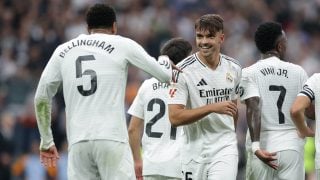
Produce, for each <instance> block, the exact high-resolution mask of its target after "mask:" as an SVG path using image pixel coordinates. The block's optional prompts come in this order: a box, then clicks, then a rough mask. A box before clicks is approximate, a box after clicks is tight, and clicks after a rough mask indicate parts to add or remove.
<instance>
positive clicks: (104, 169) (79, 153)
mask: <svg viewBox="0 0 320 180" xmlns="http://www.w3.org/2000/svg"><path fill="white" fill-rule="evenodd" d="M68 156H69V157H68V179H69V180H88V179H90V180H95V179H96V180H100V179H101V180H110V179H112V180H134V179H135V172H134V165H133V158H132V155H131V150H130V147H129V144H128V143H122V142H117V141H109V140H94V141H82V142H79V143H76V144H73V145H72V146H71V147H70V150H69V154H68Z"/></svg>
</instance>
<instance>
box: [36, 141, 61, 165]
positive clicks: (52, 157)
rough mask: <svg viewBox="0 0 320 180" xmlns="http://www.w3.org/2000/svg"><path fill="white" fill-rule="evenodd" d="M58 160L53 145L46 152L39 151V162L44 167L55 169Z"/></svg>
mask: <svg viewBox="0 0 320 180" xmlns="http://www.w3.org/2000/svg"><path fill="white" fill-rule="evenodd" d="M59 158H60V157H59V153H58V151H57V148H56V146H55V145H53V146H51V147H50V148H49V149H48V150H40V162H41V163H42V164H43V165H44V166H45V167H56V166H57V161H58V159H59Z"/></svg>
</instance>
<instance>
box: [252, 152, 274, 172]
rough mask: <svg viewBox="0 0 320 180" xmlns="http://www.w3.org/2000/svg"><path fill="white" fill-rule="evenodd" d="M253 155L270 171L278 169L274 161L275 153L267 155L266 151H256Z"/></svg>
mask: <svg viewBox="0 0 320 180" xmlns="http://www.w3.org/2000/svg"><path fill="white" fill-rule="evenodd" d="M254 154H255V155H256V156H257V157H258V158H259V159H260V160H261V161H262V162H264V163H265V164H267V165H268V166H269V167H271V168H272V169H274V170H277V169H278V165H277V164H276V163H275V160H277V158H276V153H275V152H273V153H269V152H268V151H265V150H262V149H258V150H257V151H256V152H255V153H254Z"/></svg>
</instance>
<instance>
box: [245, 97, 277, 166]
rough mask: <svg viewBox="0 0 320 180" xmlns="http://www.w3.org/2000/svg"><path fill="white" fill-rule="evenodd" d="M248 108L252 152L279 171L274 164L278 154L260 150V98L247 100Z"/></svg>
mask: <svg viewBox="0 0 320 180" xmlns="http://www.w3.org/2000/svg"><path fill="white" fill-rule="evenodd" d="M245 104H246V106H247V111H246V115H247V124H248V128H249V133H250V137H251V141H252V144H251V149H252V152H253V153H254V154H255V155H256V156H257V157H258V158H259V159H260V160H261V161H262V162H264V163H265V164H267V165H268V166H269V167H271V168H273V169H278V165H277V164H276V163H275V162H274V160H276V157H275V155H276V153H270V152H268V151H265V150H262V149H260V143H259V142H260V129H261V106H260V97H257V96H254V97H250V98H248V99H246V100H245Z"/></svg>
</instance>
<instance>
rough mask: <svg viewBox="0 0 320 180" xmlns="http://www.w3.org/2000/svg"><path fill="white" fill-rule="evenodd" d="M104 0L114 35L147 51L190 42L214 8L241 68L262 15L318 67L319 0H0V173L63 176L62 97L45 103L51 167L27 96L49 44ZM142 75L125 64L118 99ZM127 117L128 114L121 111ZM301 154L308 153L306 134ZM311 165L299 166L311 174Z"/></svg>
mask: <svg viewBox="0 0 320 180" xmlns="http://www.w3.org/2000/svg"><path fill="white" fill-rule="evenodd" d="M95 2H107V3H109V4H111V5H113V6H114V7H115V9H116V11H117V18H118V19H117V20H118V34H120V35H123V36H127V37H130V38H132V39H134V40H135V41H137V42H139V43H140V44H141V45H142V46H143V47H144V48H145V49H146V50H147V51H148V52H149V53H150V54H151V55H153V56H158V54H159V46H160V45H161V44H162V43H163V42H165V41H166V40H168V39H169V38H171V37H176V36H180V37H183V38H185V39H187V40H188V41H190V42H191V43H192V44H193V45H194V41H195V40H194V20H195V19H196V18H198V17H199V16H201V15H203V14H205V13H218V14H220V15H221V16H222V17H223V18H224V20H225V23H224V24H225V34H226V40H225V42H224V44H223V49H222V52H223V53H225V54H227V55H229V56H231V57H234V58H236V59H238V60H239V61H240V63H241V64H242V66H243V67H246V66H248V65H251V64H252V63H254V62H255V61H256V60H257V59H259V57H260V56H259V53H258V52H257V49H256V48H255V45H254V41H253V39H252V38H253V34H254V31H255V28H256V27H257V25H258V24H259V23H261V22H263V21H267V20H274V21H278V22H281V23H282V25H283V28H284V29H285V31H286V32H287V36H288V45H289V46H288V56H287V59H288V60H289V61H290V62H293V63H297V64H300V65H301V66H303V67H304V68H305V70H306V71H307V73H308V75H309V76H310V75H312V74H313V73H315V72H319V69H320V57H319V56H320V0H305V1H301V0H281V1H276V0H110V1H96V0H1V1H0V179H1V180H2V179H3V180H6V179H32V180H36V179H39V180H43V179H52V180H53V179H57V180H63V179H66V169H67V168H66V152H67V146H66V139H65V117H64V104H63V103H64V102H63V98H62V94H61V93H59V94H58V95H57V96H56V98H55V101H54V106H53V119H52V120H53V124H52V126H53V129H54V131H53V132H54V137H55V142H56V145H57V147H58V149H59V150H60V156H61V159H60V160H59V166H58V168H57V169H49V170H45V169H44V168H43V167H42V166H41V165H40V162H39V154H38V145H39V134H38V130H37V127H36V120H35V117H34V110H33V96H34V92H35V88H36V85H37V82H38V80H39V77H40V74H41V72H42V70H43V68H44V66H45V65H46V63H47V61H48V59H49V58H50V56H51V54H52V52H53V51H54V49H55V48H56V47H57V45H59V44H61V43H63V42H65V41H67V40H69V39H71V38H74V37H76V36H77V35H78V34H80V33H86V25H85V21H84V17H85V16H84V15H85V11H86V8H87V7H88V5H91V4H93V3H95ZM147 77H148V75H146V74H145V73H143V72H141V71H139V70H137V69H136V68H134V67H131V68H130V69H129V76H128V86H127V94H126V105H127V106H129V105H130V104H131V102H132V100H133V98H134V96H135V94H136V92H137V89H138V88H139V85H140V84H141V82H142V81H143V80H144V79H146V78H147ZM244 110H245V108H244V107H243V105H241V106H240V119H239V123H238V128H237V134H238V140H239V152H240V161H239V173H238V179H239V180H242V179H244V170H245V169H244V168H245V148H244V140H245V133H246V128H247V127H246V120H245V119H244V115H245V114H244ZM128 119H129V117H128ZM310 142H311V143H310V147H311V148H308V149H307V150H308V154H307V156H306V157H308V159H311V160H312V159H313V158H314V157H313V155H314V149H313V145H312V141H310ZM312 170H313V164H312V161H310V160H308V168H307V172H308V174H309V172H310V174H311V175H310V177H309V178H310V179H314V177H312V176H313V175H312Z"/></svg>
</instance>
